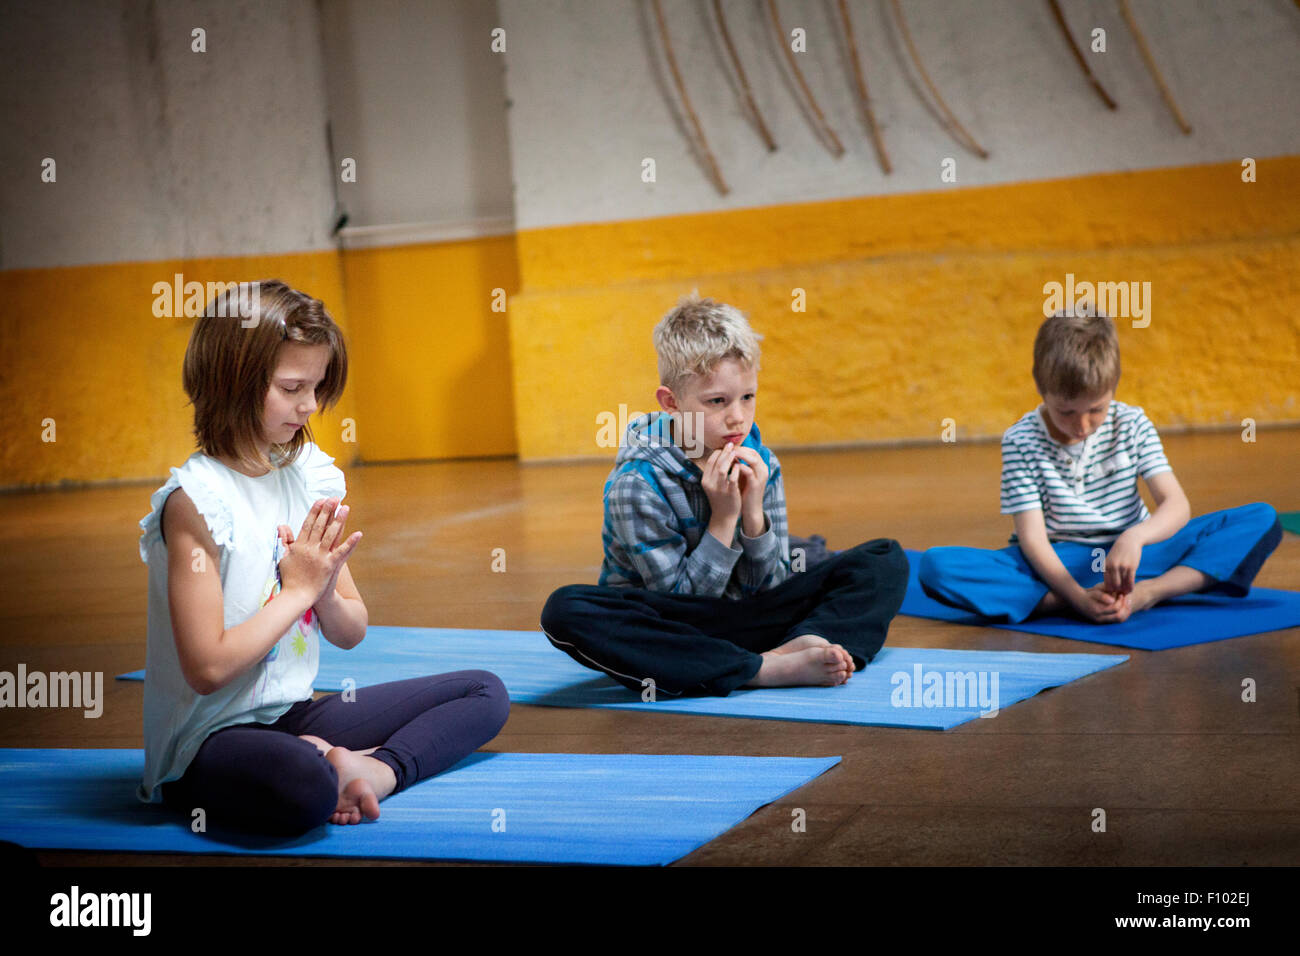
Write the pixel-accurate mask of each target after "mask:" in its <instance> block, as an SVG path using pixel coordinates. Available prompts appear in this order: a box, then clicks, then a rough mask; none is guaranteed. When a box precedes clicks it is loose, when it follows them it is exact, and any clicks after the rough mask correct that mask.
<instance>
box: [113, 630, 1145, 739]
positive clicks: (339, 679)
mask: <svg viewBox="0 0 1300 956" xmlns="http://www.w3.org/2000/svg"><path fill="white" fill-rule="evenodd" d="M366 641H367V642H370V643H369V649H370V650H369V653H368V654H367V653H366V652H365V651H364V650H363V648H365V647H366V645H364V644H363V645H362V646H361V648H358V649H357V650H353V651H339V650H337V649H331V648H330V647H323V648H322V651H321V665H320V672H319V673H318V675H317V679H316V682H315V686H316V689H317V690H319V691H332V690H334V691H336V690H341V689H342V688H343V686H344V683H343V681H344V679H345V678H346V679H350V680H352V681H354V683H353V684H352V685H351V686H354V687H356V688H358V689H362V688H364V687H366V686H368V685H371V684H378V683H383V682H385V681H391V680H398V679H401V678H405V677H411V676H414V675H417V674H435V673H446V672H449V671H455V670H461V669H466V668H484V669H487V670H490V671H492V672H494V673H495V674H496V675H497V676H498V677H500V678H501V680H502V681H503V682H504V683H505V685H506V687H507V689H508V690H509V692H510V699H511V702H512V703H514V704H527V705H535V706H550V707H579V708H581V707H592V708H602V709H608V710H642V711H655V710H658V711H661V712H665V713H677V714H706V715H710V716H719V717H747V718H753V719H758V720H789V721H798V722H812V723H825V724H841V725H851V726H875V727H899V728H906V729H914V730H939V731H943V730H950V729H952V728H953V727H956V726H959V725H961V724H964V723H967V722H968V721H971V720H974V719H976V718H978V717H980V716H981V713H982V712H983V711H985V710H986V708H985V707H983V706H980V705H979V704H978V703H977V702H976V701H974V700H972V701H967V700H966V699H965V698H966V694H965V692H964V691H962V692H961V693H960V700H958V695H957V694H955V693H954V695H953V700H952V703H951V704H949V705H946V706H944V705H935V704H930V703H925V704H924V705H921V706H917V705H914V704H901V705H900V704H897V703H896V702H895V697H894V695H895V693H896V691H897V690H898V689H899V687H900V685H901V684H902V683H903V681H906V680H907V678H908V677H910V676H911V675H913V674H914V669H915V668H916V667H921V668H922V669H923V671H940V672H942V673H943V674H944V675H945V676H944V680H945V681H946V680H948V678H947V676H946V675H947V674H948V673H949V672H952V673H954V677H953V680H954V681H960V680H961V679H962V678H961V676H960V675H963V674H966V673H971V674H972V679H976V680H978V679H979V676H980V675H981V674H983V675H984V680H985V682H986V684H987V685H988V689H989V690H992V689H993V687H992V684H993V681H994V680H997V681H998V684H997V688H996V692H997V698H996V707H995V708H994V709H995V710H996V711H998V712H1000V711H1001V710H1004V709H1006V708H1007V707H1010V706H1012V705H1013V704H1016V703H1020V702H1021V701H1024V700H1027V699H1028V698H1030V697H1033V696H1036V695H1037V694H1039V693H1041V692H1042V691H1044V690H1048V689H1049V688H1052V687H1060V686H1063V685H1066V684H1069V683H1072V682H1073V681H1076V680H1079V679H1080V678H1083V677H1086V676H1088V675H1090V674H1094V673H1097V672H1098V671H1101V670H1106V669H1108V668H1110V667H1114V666H1116V665H1117V664H1120V663H1123V662H1124V661H1126V660H1127V659H1128V655H1113V654H1092V653H1085V654H1078V653H1075V654H1069V653H1065V654H1063V653H1044V652H1027V651H983V650H952V649H947V648H896V647H889V646H888V645H886V646H885V647H884V648H882V650H881V651H880V653H879V654H878V655H877V656H876V659H875V660H874V661H873V662H872V663H871V665H870V666H869V667H868V668H867V669H866V670H864V671H862V672H860V673H858V674H856V675H854V677H852V678H851V679H850V681H849V682H848V683H847V684H843V685H840V686H839V687H782V688H752V689H746V690H739V691H736V692H734V693H732V694H731V695H730V696H728V697H688V698H676V699H674V698H668V697H663V696H660V697H659V699H658V700H655V701H647V700H643V699H642V697H641V695H640V694H637V693H635V692H633V691H630V690H628V689H626V688H624V687H623V686H622V685H620V684H617V683H615V682H614V681H613V680H611V679H609V678H607V677H605V676H603V675H601V674H599V673H597V672H595V671H592V670H588V669H587V668H585V667H582V666H581V665H580V664H577V663H576V662H574V661H572V660H571V659H570V658H569V657H568V656H567V655H565V654H563V653H562V652H560V651H558V650H556V649H554V648H553V647H551V645H550V644H549V643H548V642H547V640H546V638H545V636H544V635H543V634H542V633H541V632H534V631H469V630H458V629H450V628H442V629H437V628H408V627H385V626H382V625H373V626H372V627H371V628H370V632H369V633H368V634H367V637H366ZM140 673H141V672H138V671H137V672H136V674H140ZM899 673H902V674H904V675H907V676H905V677H904V678H902V679H900V680H899V681H897V682H896V680H895V679H896V678H897V677H898V675H899ZM923 676H925V675H923ZM927 679H928V678H927ZM957 690H958V688H957V687H954V691H957Z"/></svg>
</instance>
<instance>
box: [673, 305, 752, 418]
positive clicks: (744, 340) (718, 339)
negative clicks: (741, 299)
mask: <svg viewBox="0 0 1300 956" xmlns="http://www.w3.org/2000/svg"><path fill="white" fill-rule="evenodd" d="M761 338H762V336H760V335H758V334H757V333H756V332H755V331H754V330H753V329H752V328H750V326H749V322H748V320H746V318H745V316H744V314H743V313H742V312H740V310H739V309H736V308H735V307H734V306H730V305H726V304H724V303H721V302H715V301H714V300H713V299H702V298H700V294H699V293H698V292H692V293H691V294H690V295H688V296H684V297H683V298H682V299H681V301H679V302H678V303H677V306H676V308H674V309H673V310H672V311H671V312H669V313H668V314H667V315H665V316H664V317H663V318H662V319H660V320H659V324H658V325H656V326H655V330H654V343H655V351H656V352H657V353H658V355H659V382H660V384H661V385H665V386H667V387H668V388H670V389H672V391H673V393H674V394H677V393H678V390H679V389H680V388H681V387H682V386H683V385H685V384H686V383H687V381H689V380H690V378H691V377H692V376H701V377H703V376H706V375H708V374H709V373H711V372H712V371H713V369H714V368H715V367H717V365H718V363H719V362H721V361H723V360H724V359H737V360H739V361H740V362H741V363H742V364H743V365H746V366H748V367H750V368H753V369H755V370H757V369H758V367H759V365H758V359H759V345H758V342H759V339H761Z"/></svg>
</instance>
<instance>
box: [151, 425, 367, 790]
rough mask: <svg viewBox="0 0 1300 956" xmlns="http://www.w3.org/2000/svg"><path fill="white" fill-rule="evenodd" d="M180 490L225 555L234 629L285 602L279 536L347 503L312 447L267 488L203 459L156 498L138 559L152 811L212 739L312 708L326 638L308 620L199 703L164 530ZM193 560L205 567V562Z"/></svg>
mask: <svg viewBox="0 0 1300 956" xmlns="http://www.w3.org/2000/svg"><path fill="white" fill-rule="evenodd" d="M177 488H184V489H185V493H186V494H187V495H189V497H190V500H191V501H193V502H194V506H195V508H197V509H198V512H199V514H201V515H202V516H203V518H204V520H205V521H206V522H207V525H208V530H209V531H210V532H211V534H212V539H213V541H214V542H216V545H217V548H218V550H219V552H220V562H221V566H220V568H219V572H220V574H221V593H222V597H223V599H224V605H225V622H224V626H225V627H226V628H227V629H229V628H232V627H235V626H237V625H239V624H242V623H243V622H244V621H246V620H248V619H249V618H250V617H252V616H253V615H254V614H256V613H257V612H258V611H259V610H260V609H261V608H262V606H263V605H264V604H266V602H267V601H269V600H271V599H272V598H273V597H274V596H275V594H277V593H279V590H280V583H279V574H278V562H279V558H280V552H279V547H278V539H277V537H276V528H277V527H278V526H279V525H282V524H284V525H288V526H289V528H290V529H291V530H292V531H293V534H294V537H297V536H298V533H299V531H300V530H301V528H302V522H303V519H304V518H306V516H307V512H308V511H309V510H311V506H312V505H313V504H314V503H315V502H316V501H317V500H318V499H320V498H331V497H335V498H342V497H343V496H344V495H345V494H346V491H347V489H346V487H345V486H344V481H343V472H341V471H340V470H339V469H338V468H336V467H335V465H334V459H333V458H331V457H330V456H329V455H327V454H325V453H324V452H323V451H321V450H320V449H319V448H317V447H316V446H315V445H314V444H311V443H310V442H308V443H307V444H306V445H305V446H304V447H303V449H302V451H301V452H300V453H299V455H298V460H297V461H295V462H294V463H293V464H292V465H286V466H284V467H282V468H273V469H272V470H271V471H270V472H269V473H267V474H266V475H263V476H261V477H260V478H250V477H248V476H247V475H241V474H240V473H239V472H237V471H234V470H233V469H231V468H228V467H227V466H226V465H223V464H222V463H221V462H219V461H217V460H216V459H215V458H210V457H208V456H207V455H203V454H199V453H197V452H196V453H195V454H193V455H191V456H190V457H189V459H188V460H187V461H186V462H185V464H183V465H182V466H181V467H179V468H173V469H172V470H171V477H169V478H168V479H167V483H166V484H164V485H163V486H162V487H161V488H159V489H158V490H157V491H155V492H154V493H153V497H152V498H151V499H150V506H151V510H150V512H149V514H147V515H146V516H145V517H144V518H143V519H142V520H141V521H140V528H141V530H142V531H143V532H144V534H143V535H142V536H141V538H140V557H141V559H142V560H143V561H144V562H145V564H147V565H148V566H149V646H148V652H147V657H146V660H145V668H146V671H145V681H144V749H145V767H144V779H143V781H142V782H141V784H140V788H139V791H138V793H137V794H136V795H137V796H138V797H139V798H140V799H141V800H144V801H146V802H149V803H157V802H159V801H160V800H161V799H162V797H161V794H160V793H159V792H158V788H159V786H160V785H162V784H163V783H166V782H167V781H169V780H177V779H179V778H180V777H181V776H182V775H183V774H184V773H185V770H186V768H187V767H188V766H189V765H190V761H191V760H193V759H194V754H195V753H196V752H197V751H198V749H199V746H200V744H202V743H203V741H204V740H205V739H206V738H207V737H208V735H209V734H211V733H213V732H215V731H217V730H220V729H222V728H223V727H229V726H231V725H233V724H245V723H250V722H253V721H256V722H258V723H264V724H269V723H273V722H274V721H275V720H276V719H277V718H279V717H280V716H281V715H282V714H284V712H285V711H287V710H288V709H289V708H290V707H291V706H292V705H293V704H294V703H296V702H297V701H300V700H306V699H308V698H310V697H311V694H312V682H313V681H314V680H315V679H316V667H317V664H318V662H319V659H320V629H319V627H318V624H317V621H316V618H315V614H314V612H312V611H308V612H307V613H306V614H304V615H303V616H302V617H301V618H299V619H298V620H297V621H296V622H294V624H293V626H292V627H290V628H289V630H288V631H286V632H285V633H284V635H283V636H282V637H281V638H280V641H279V642H278V643H277V644H276V645H275V646H274V647H273V648H271V650H270V652H269V653H268V654H267V655H266V657H265V658H263V659H262V660H261V661H260V662H258V663H257V664H256V665H254V666H253V667H252V668H251V669H249V670H248V671H247V672H246V673H244V674H241V675H240V676H239V677H237V678H235V679H234V680H233V681H231V682H230V683H229V684H227V685H226V686H225V687H222V688H221V689H220V690H218V691H216V692H215V693H212V694H208V695H207V696H203V695H200V694H197V693H195V692H194V690H193V689H192V688H191V687H190V685H189V684H187V683H186V682H185V678H184V676H183V675H182V674H181V667H180V660H179V658H178V657H177V654H176V640H175V637H174V636H173V634H172V622H171V612H170V610H169V607H168V603H167V545H166V543H165V542H164V540H163V536H162V520H161V519H162V509H163V504H164V503H165V502H166V501H167V497H168V496H169V495H170V494H171V493H172V492H173V491H175V490H176V489H177ZM192 560H194V561H199V560H206V557H205V556H203V555H202V554H201V553H200V554H199V555H195V556H194V557H193V559H192Z"/></svg>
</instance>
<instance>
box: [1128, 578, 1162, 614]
mask: <svg viewBox="0 0 1300 956" xmlns="http://www.w3.org/2000/svg"><path fill="white" fill-rule="evenodd" d="M1160 600H1161V595H1160V594H1158V593H1157V590H1156V588H1154V587H1152V586H1151V582H1149V581H1138V582H1137V583H1136V584H1134V585H1133V590H1132V591H1129V592H1128V606H1129V610H1130V612H1131V613H1133V614H1136V613H1137V612H1138V611H1145V610H1146V609H1147V608H1149V607H1152V606H1153V605H1155V604H1158V603H1159V602H1160Z"/></svg>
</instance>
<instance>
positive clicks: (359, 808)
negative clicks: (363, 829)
mask: <svg viewBox="0 0 1300 956" xmlns="http://www.w3.org/2000/svg"><path fill="white" fill-rule="evenodd" d="M373 750H374V748H371V751H372V752H373ZM325 759H326V760H328V761H329V762H330V763H332V764H333V765H334V769H335V770H337V771H338V774H339V803H338V806H337V807H336V808H335V810H334V813H333V815H332V816H331V817H330V823H339V824H352V823H360V822H361V818H362V817H365V818H366V819H367V820H378V819H379V801H380V800H382V799H384V797H386V796H388V795H389V794H390V793H392V792H393V790H394V789H395V788H396V787H397V777H396V776H395V775H394V773H393V770H392V768H391V767H389V766H388V764H386V763H384V762H382V761H380V760H376V759H375V758H374V757H370V756H367V755H366V754H363V753H358V752H356V751H352V750H348V749H347V748H346V747H334V748H333V749H331V750H330V752H329V753H327V754H326V755H325Z"/></svg>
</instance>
